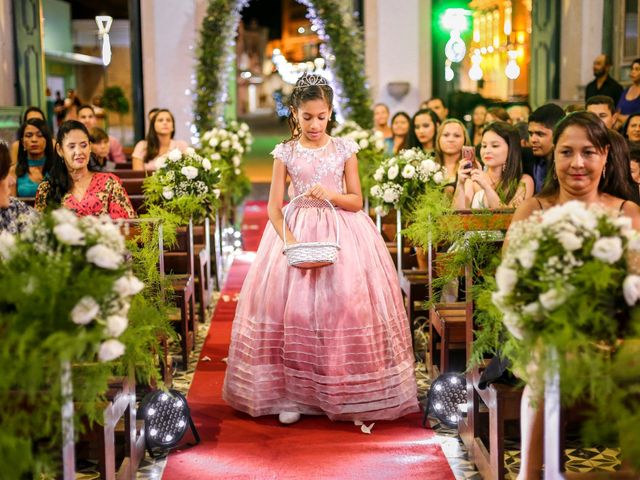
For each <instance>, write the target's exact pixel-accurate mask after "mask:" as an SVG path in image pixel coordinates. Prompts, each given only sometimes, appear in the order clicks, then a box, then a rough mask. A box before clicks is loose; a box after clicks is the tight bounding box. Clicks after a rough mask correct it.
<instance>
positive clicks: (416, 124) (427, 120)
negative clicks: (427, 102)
mask: <svg viewBox="0 0 640 480" xmlns="http://www.w3.org/2000/svg"><path fill="white" fill-rule="evenodd" d="M438 127H440V119H439V118H438V115H436V113H435V112H434V111H433V110H430V109H428V108H422V109H420V110H418V111H417V112H416V113H415V114H414V115H413V117H412V118H411V127H410V128H409V148H415V147H417V148H419V149H420V150H422V151H423V152H427V153H435V150H436V133H437V132H438Z"/></svg>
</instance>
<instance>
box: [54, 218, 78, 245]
mask: <svg viewBox="0 0 640 480" xmlns="http://www.w3.org/2000/svg"><path fill="white" fill-rule="evenodd" d="M53 233H54V234H55V236H56V238H57V239H58V240H59V241H60V242H61V243H64V244H65V245H84V233H83V232H82V231H81V230H80V229H78V228H76V227H74V226H73V225H71V224H69V223H61V224H59V225H56V226H55V227H53Z"/></svg>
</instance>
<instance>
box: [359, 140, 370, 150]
mask: <svg viewBox="0 0 640 480" xmlns="http://www.w3.org/2000/svg"><path fill="white" fill-rule="evenodd" d="M358 143H359V145H360V148H367V147H368V146H369V141H368V140H365V139H364V138H363V139H362V140H360V141H359V142H358Z"/></svg>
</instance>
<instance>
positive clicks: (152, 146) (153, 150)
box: [144, 108, 176, 162]
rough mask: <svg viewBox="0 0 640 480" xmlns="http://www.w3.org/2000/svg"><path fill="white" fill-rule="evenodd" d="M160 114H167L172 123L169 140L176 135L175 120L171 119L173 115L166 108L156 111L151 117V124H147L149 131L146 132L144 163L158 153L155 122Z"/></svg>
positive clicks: (158, 140)
mask: <svg viewBox="0 0 640 480" xmlns="http://www.w3.org/2000/svg"><path fill="white" fill-rule="evenodd" d="M162 112H167V113H168V114H169V116H170V117H171V121H172V122H173V130H172V131H171V138H173V136H174V135H175V134H176V119H175V118H173V114H172V113H171V112H170V111H169V110H167V109H166V108H159V109H158V111H157V112H155V113H154V114H153V115H152V116H151V123H149V131H148V132H147V138H146V140H147V153H146V154H145V156H144V161H145V162H148V161H150V160H153V159H154V158H156V157H157V156H158V152H159V151H160V139H159V138H158V133H157V132H156V120H157V119H158V115H160V114H161V113H162Z"/></svg>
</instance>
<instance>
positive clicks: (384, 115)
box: [373, 105, 389, 127]
mask: <svg viewBox="0 0 640 480" xmlns="http://www.w3.org/2000/svg"><path fill="white" fill-rule="evenodd" d="M373 123H374V124H375V125H376V126H378V127H386V126H387V124H388V123H389V110H387V109H386V107H384V106H383V105H378V106H377V107H376V108H374V109H373Z"/></svg>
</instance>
